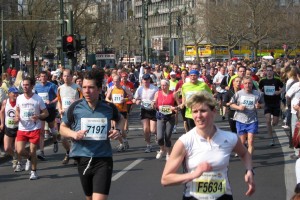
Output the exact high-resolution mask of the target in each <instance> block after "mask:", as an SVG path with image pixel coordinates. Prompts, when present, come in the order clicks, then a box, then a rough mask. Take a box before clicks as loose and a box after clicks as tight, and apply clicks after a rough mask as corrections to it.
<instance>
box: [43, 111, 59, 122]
mask: <svg viewBox="0 0 300 200" xmlns="http://www.w3.org/2000/svg"><path fill="white" fill-rule="evenodd" d="M47 110H48V113H49V115H48V117H46V118H45V119H43V120H42V121H46V122H48V123H51V122H53V121H54V120H55V118H56V112H57V110H56V108H47Z"/></svg>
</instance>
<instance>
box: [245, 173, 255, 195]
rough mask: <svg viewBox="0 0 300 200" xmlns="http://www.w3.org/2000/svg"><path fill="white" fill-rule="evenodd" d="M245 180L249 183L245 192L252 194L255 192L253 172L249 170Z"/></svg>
mask: <svg viewBox="0 0 300 200" xmlns="http://www.w3.org/2000/svg"><path fill="white" fill-rule="evenodd" d="M245 182H246V183H247V184H248V190H247V192H246V193H245V195H246V196H251V195H252V194H253V193H254V192H255V183H254V178H253V173H252V172H251V171H250V170H248V171H247V173H246V174H245Z"/></svg>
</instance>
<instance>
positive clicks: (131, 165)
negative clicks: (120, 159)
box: [111, 158, 144, 181]
mask: <svg viewBox="0 0 300 200" xmlns="http://www.w3.org/2000/svg"><path fill="white" fill-rule="evenodd" d="M143 160H144V158H139V159H137V160H135V161H134V162H133V163H131V164H130V165H128V166H127V167H126V168H125V169H123V170H122V171H120V172H118V173H117V174H116V175H114V176H113V177H112V179H111V181H116V180H118V179H119V178H120V177H121V176H123V175H124V174H126V172H128V171H129V170H131V169H132V168H134V167H135V166H136V165H138V164H139V163H140V162H142V161H143Z"/></svg>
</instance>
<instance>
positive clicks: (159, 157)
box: [156, 150, 164, 159]
mask: <svg viewBox="0 0 300 200" xmlns="http://www.w3.org/2000/svg"><path fill="white" fill-rule="evenodd" d="M163 154H164V152H163V151H162V150H159V151H157V154H156V159H161V158H162V157H163Z"/></svg>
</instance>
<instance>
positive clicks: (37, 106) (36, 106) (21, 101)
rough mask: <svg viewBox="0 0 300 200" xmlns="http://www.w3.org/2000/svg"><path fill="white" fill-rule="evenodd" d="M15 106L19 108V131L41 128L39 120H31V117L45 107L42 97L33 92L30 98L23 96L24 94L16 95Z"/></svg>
mask: <svg viewBox="0 0 300 200" xmlns="http://www.w3.org/2000/svg"><path fill="white" fill-rule="evenodd" d="M16 106H17V107H18V108H19V109H20V118H21V119H20V121H19V130H20V131H33V130H37V129H40V128H41V120H39V119H38V120H37V121H35V122H34V121H33V120H32V119H31V117H32V116H33V115H39V114H40V113H41V110H44V109H46V105H45V103H44V102H43V99H42V98H41V97H40V96H39V95H37V94H33V96H32V97H31V98H30V99H27V98H25V96H24V94H22V95H20V96H18V97H17V103H16Z"/></svg>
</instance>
